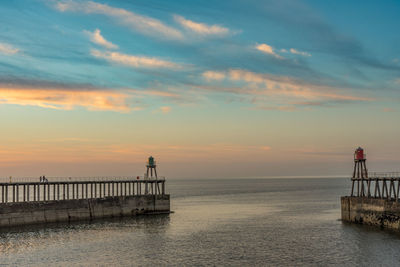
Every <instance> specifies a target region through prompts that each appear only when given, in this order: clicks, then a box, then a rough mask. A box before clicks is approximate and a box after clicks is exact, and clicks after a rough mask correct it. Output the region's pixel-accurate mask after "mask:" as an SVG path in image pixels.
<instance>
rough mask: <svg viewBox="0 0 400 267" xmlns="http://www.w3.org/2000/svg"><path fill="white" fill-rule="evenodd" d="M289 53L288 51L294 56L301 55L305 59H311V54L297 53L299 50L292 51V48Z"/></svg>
mask: <svg viewBox="0 0 400 267" xmlns="http://www.w3.org/2000/svg"><path fill="white" fill-rule="evenodd" d="M289 51H290V53H292V54H295V55H301V56H305V57H311V54H310V53H307V52H303V51H299V50H296V49H294V48H290V50H289Z"/></svg>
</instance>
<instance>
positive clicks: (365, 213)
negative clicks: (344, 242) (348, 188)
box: [341, 196, 400, 229]
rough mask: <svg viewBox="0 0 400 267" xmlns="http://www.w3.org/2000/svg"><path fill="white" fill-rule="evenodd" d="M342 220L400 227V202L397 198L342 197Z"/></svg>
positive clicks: (384, 226)
mask: <svg viewBox="0 0 400 267" xmlns="http://www.w3.org/2000/svg"><path fill="white" fill-rule="evenodd" d="M341 206H342V221H345V222H351V223H359V224H367V225H375V226H380V227H382V228H390V229H400V202H398V200H397V199H383V198H372V197H358V196H353V197H352V196H346V197H341Z"/></svg>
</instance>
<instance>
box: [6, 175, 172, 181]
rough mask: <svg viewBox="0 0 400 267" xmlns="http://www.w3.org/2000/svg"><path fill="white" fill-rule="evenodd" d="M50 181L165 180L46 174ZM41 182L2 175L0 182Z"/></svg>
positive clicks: (30, 178) (162, 178)
mask: <svg viewBox="0 0 400 267" xmlns="http://www.w3.org/2000/svg"><path fill="white" fill-rule="evenodd" d="M45 177H46V179H47V181H48V182H80V181H93V182H96V181H131V180H148V179H152V180H161V181H163V180H165V177H164V176H160V177H158V178H155V177H153V178H150V177H149V178H146V177H144V176H80V177H72V176H71V177H68V176H45ZM20 182H28V183H29V182H40V177H13V176H10V177H0V183H20Z"/></svg>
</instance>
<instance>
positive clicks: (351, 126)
mask: <svg viewBox="0 0 400 267" xmlns="http://www.w3.org/2000/svg"><path fill="white" fill-rule="evenodd" d="M398 14H400V3H399V2H398V1H394V0H393V1H362V2H361V1H344V0H343V1H342V0H338V1H316V0H298V1H296V0H281V1H272V0H265V1H253V0H250V1H249V0H246V1H244V0H232V1H221V0H218V1H212V0H210V1H200V0H194V1H179V0H177V1H172V0H171V1H162V0H160V1H156V0H146V1H116V0H114V1H106V0H102V1H97V0H96V1H78V0H66V1H57V0H18V1H17V0H14V1H1V2H0V122H1V126H0V177H8V176H39V175H43V174H46V175H48V176H88V175H90V176H108V175H118V176H119V175H134V176H136V175H142V174H143V173H144V171H145V166H144V165H145V161H146V159H147V157H148V156H150V155H152V156H154V157H155V158H156V160H157V162H158V173H159V174H160V175H165V176H167V177H172V178H174V177H181V178H209V177H210V178H213V177H238V178H246V177H277V176H307V177H308V176H336V175H350V174H351V172H352V165H353V152H354V149H355V148H357V147H358V146H362V147H364V148H365V150H366V154H367V167H368V168H369V170H371V171H398V170H400V156H399V155H398V152H397V151H400V141H399V136H400V124H399V115H400V106H399V104H400V35H399V31H398V29H399V28H400V19H399V17H398Z"/></svg>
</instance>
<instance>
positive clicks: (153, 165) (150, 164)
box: [146, 156, 157, 180]
mask: <svg viewBox="0 0 400 267" xmlns="http://www.w3.org/2000/svg"><path fill="white" fill-rule="evenodd" d="M146 167H147V172H146V178H147V179H149V178H150V179H153V178H156V180H157V165H156V161H155V160H154V158H153V157H152V156H150V157H149V159H148V160H147V165H146ZM153 170H154V176H153ZM149 171H150V176H149Z"/></svg>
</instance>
